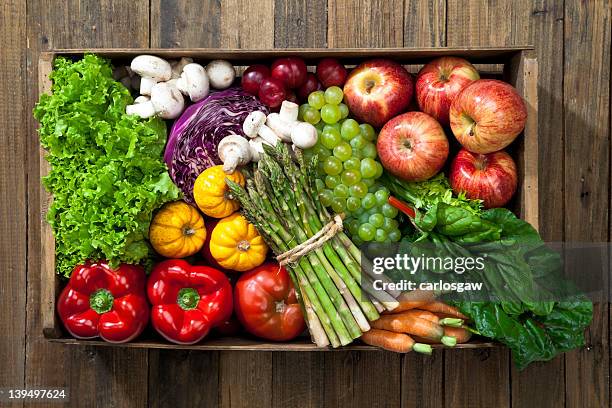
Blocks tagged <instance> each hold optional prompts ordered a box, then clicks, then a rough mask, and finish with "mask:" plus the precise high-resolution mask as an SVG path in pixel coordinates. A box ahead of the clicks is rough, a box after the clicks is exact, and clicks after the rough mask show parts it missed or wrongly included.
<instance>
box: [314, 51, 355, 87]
mask: <svg viewBox="0 0 612 408" xmlns="http://www.w3.org/2000/svg"><path fill="white" fill-rule="evenodd" d="M347 75H348V72H347V71H346V68H344V65H342V64H341V63H340V61H338V60H337V59H335V58H323V59H322V60H321V61H319V63H318V64H317V78H319V81H321V83H322V84H323V86H324V87H325V88H329V87H330V86H340V87H341V86H342V85H344V83H345V82H346V77H347Z"/></svg>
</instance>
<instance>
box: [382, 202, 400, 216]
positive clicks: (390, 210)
mask: <svg viewBox="0 0 612 408" xmlns="http://www.w3.org/2000/svg"><path fill="white" fill-rule="evenodd" d="M380 211H381V212H382V214H383V215H384V216H385V217H387V218H394V217H395V216H396V215H397V208H395V207H394V206H392V205H391V204H389V203H384V204H382V205H381V206H380Z"/></svg>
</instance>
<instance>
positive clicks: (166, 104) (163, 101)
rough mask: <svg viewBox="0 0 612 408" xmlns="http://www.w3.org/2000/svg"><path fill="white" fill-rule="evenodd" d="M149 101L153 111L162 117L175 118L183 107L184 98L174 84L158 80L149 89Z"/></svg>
mask: <svg viewBox="0 0 612 408" xmlns="http://www.w3.org/2000/svg"><path fill="white" fill-rule="evenodd" d="M151 103H153V107H154V108H155V112H156V113H157V114H159V117H161V118H163V119H175V118H177V117H178V116H179V115H180V114H181V113H182V112H183V108H184V107H185V99H184V98H183V95H182V94H181V91H179V90H178V89H177V88H176V87H175V86H172V85H171V84H168V83H166V82H160V83H158V84H155V86H153V89H151Z"/></svg>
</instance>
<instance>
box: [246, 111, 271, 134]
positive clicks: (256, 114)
mask: <svg viewBox="0 0 612 408" xmlns="http://www.w3.org/2000/svg"><path fill="white" fill-rule="evenodd" d="M264 123H266V114H265V113H263V112H261V111H253V112H251V113H249V115H248V116H247V117H246V119H245V120H244V123H243V124H242V131H243V132H244V134H245V135H247V136H248V137H249V138H254V137H257V133H258V132H259V129H260V128H261V126H262V125H263V124H264Z"/></svg>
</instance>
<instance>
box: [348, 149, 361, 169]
mask: <svg viewBox="0 0 612 408" xmlns="http://www.w3.org/2000/svg"><path fill="white" fill-rule="evenodd" d="M353 153H355V152H354V151H353ZM360 163H361V162H360V161H359V159H357V158H355V157H351V158H350V159H348V160H347V161H345V162H344V168H345V169H346V170H359V166H360Z"/></svg>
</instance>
